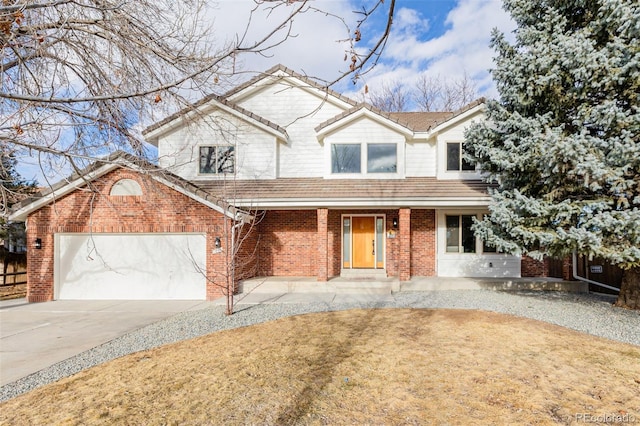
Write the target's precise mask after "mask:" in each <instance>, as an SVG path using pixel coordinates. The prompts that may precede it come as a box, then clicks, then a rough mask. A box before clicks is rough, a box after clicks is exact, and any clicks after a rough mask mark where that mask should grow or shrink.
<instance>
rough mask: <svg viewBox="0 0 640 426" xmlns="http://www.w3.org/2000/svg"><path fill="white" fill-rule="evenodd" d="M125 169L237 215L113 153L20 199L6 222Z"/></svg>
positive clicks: (152, 169) (136, 160) (186, 185)
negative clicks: (111, 173) (143, 174)
mask: <svg viewBox="0 0 640 426" xmlns="http://www.w3.org/2000/svg"><path fill="white" fill-rule="evenodd" d="M119 167H126V168H127V169H129V170H133V171H137V172H141V173H145V174H146V175H148V176H150V177H151V178H153V179H154V180H156V181H158V182H160V183H162V184H164V185H166V186H168V187H170V188H172V189H174V190H176V191H178V192H180V193H182V194H183V195H186V196H187V197H189V198H191V199H193V200H195V201H197V202H199V203H201V204H204V205H206V206H207V207H209V208H212V209H214V210H216V211H218V212H220V213H222V214H225V215H227V216H229V217H230V218H233V215H234V214H236V213H238V212H236V211H235V209H234V208H233V207H231V206H229V205H228V203H226V202H225V201H224V200H222V199H220V198H217V197H214V196H213V195H211V194H210V193H208V192H206V191H203V190H202V189H201V188H199V187H198V186H196V185H194V184H192V183H190V182H188V181H186V180H184V179H182V178H180V177H178V176H176V175H174V174H172V173H170V172H167V171H165V170H161V169H160V168H158V167H157V166H155V165H153V164H151V163H149V162H147V161H145V160H142V159H140V158H137V157H135V156H133V155H130V154H127V153H124V152H121V151H119V152H116V153H114V154H112V155H110V156H108V157H105V158H103V159H101V160H99V161H96V162H95V163H93V164H91V165H89V166H88V167H86V168H85V169H83V170H80V171H79V172H78V173H74V174H73V175H71V176H69V177H68V178H66V179H63V180H62V181H60V182H58V183H56V184H54V185H51V186H50V187H49V188H47V189H45V190H42V191H40V192H39V193H37V194H34V195H33V196H31V197H29V198H27V199H25V200H23V201H22V202H20V203H18V204H17V205H14V206H13V207H12V209H11V210H12V213H11V214H10V215H9V220H14V221H24V220H26V218H27V216H28V215H29V214H31V213H33V212H34V211H36V210H39V209H40V208H42V207H44V206H46V205H48V204H50V203H52V202H55V201H56V200H57V199H59V198H61V197H63V196H65V195H67V194H70V193H71V192H73V191H75V190H77V189H80V188H82V187H83V186H86V185H87V184H89V183H91V182H92V181H94V180H96V179H98V178H100V177H101V176H104V175H106V174H107V173H109V172H111V171H113V170H115V169H117V168H119Z"/></svg>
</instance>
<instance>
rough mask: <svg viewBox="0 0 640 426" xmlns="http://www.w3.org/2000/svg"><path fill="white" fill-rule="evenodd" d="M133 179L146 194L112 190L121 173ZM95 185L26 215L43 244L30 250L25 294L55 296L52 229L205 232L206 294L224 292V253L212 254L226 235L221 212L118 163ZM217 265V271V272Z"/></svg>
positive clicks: (39, 298)
mask: <svg viewBox="0 0 640 426" xmlns="http://www.w3.org/2000/svg"><path fill="white" fill-rule="evenodd" d="M125 178H126V179H132V180H134V181H136V182H137V183H138V184H139V185H140V187H141V188H142V192H143V195H139V196H138V195H136V196H112V195H109V193H110V190H111V187H112V186H113V184H115V183H116V182H117V181H119V180H120V179H125ZM91 187H92V190H89V189H88V188H86V187H84V188H80V189H78V190H75V191H73V192H71V193H70V194H68V195H66V196H63V197H61V198H59V199H58V200H56V201H55V202H52V203H51V204H49V205H47V206H45V207H42V208H40V209H39V210H37V211H35V212H33V213H32V214H31V215H29V217H28V220H27V241H29V244H31V246H33V242H34V241H35V240H36V238H39V239H40V240H41V241H42V248H41V249H39V250H38V249H34V248H33V247H29V250H28V253H27V265H28V266H27V280H28V286H27V299H28V301H29V302H43V301H49V300H53V296H54V288H53V287H54V282H53V281H54V235H55V234H56V233H183V232H198V233H205V234H206V237H207V244H206V246H207V247H206V250H207V253H208V254H207V292H206V294H207V296H206V297H207V299H208V300H211V299H215V298H217V297H220V296H222V295H223V290H224V288H223V287H224V286H225V277H223V276H222V275H223V274H221V273H220V271H225V270H226V268H225V259H224V255H221V254H212V251H213V248H214V247H213V244H214V240H215V237H216V236H223V232H224V226H223V222H224V219H223V216H222V215H221V214H220V213H219V212H217V211H215V210H213V209H211V208H209V207H207V206H205V205H203V204H201V203H199V202H197V201H195V200H193V199H191V198H189V197H187V196H186V195H183V194H181V193H180V192H178V191H175V190H173V189H171V188H169V187H167V186H165V185H163V184H160V183H158V182H157V181H155V180H153V179H151V178H149V177H145V176H143V175H141V174H138V173H135V172H131V171H127V170H125V169H116V170H114V171H112V172H110V173H108V174H106V175H104V176H102V177H100V178H98V179H96V180H94V181H93V182H91ZM216 271H217V272H216Z"/></svg>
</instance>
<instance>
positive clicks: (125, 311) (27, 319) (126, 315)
mask: <svg viewBox="0 0 640 426" xmlns="http://www.w3.org/2000/svg"><path fill="white" fill-rule="evenodd" d="M210 303H211V302H205V301H183V300H177V301H174V300H161V301H149V300H143V301H132V300H126V301H125V300H103V301H85V300H82V301H80V300H73V301H70V300H64V301H54V302H45V303H27V302H26V300H25V299H15V300H7V301H0V386H4V385H6V384H7V383H11V382H13V381H16V380H18V379H20V378H22V377H25V376H28V375H29V374H32V373H35V372H37V371H39V370H41V369H43V368H46V367H49V366H51V365H53V364H55V363H57V362H60V361H63V360H65V359H67V358H70V357H72V356H74V355H77V354H79V353H81V352H84V351H86V350H89V349H91V348H94V347H96V346H99V345H101V344H103V343H106V342H108V341H110V340H113V339H115V338H116V337H119V336H122V335H124V334H126V333H128V332H130V331H133V330H136V329H138V328H141V327H144V326H146V325H149V324H152V323H154V322H156V321H160V320H162V319H165V318H168V317H170V316H172V315H175V314H177V313H179V312H183V311H189V310H197V309H204V308H206V307H207V306H209V304H210Z"/></svg>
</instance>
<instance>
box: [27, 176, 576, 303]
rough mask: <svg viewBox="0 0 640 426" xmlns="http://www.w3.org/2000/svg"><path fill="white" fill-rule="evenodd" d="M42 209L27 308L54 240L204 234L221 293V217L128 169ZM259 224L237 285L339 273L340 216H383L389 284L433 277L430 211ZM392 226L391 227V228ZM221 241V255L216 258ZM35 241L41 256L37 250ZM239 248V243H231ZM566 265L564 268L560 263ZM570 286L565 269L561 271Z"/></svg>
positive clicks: (317, 212)
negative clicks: (123, 189) (123, 190)
mask: <svg viewBox="0 0 640 426" xmlns="http://www.w3.org/2000/svg"><path fill="white" fill-rule="evenodd" d="M125 178H126V179H132V180H134V181H136V182H138V184H139V185H140V187H141V188H142V192H143V194H142V195H139V196H138V195H137V196H112V195H109V194H110V190H111V187H112V186H113V185H114V184H115V183H116V182H117V181H119V180H120V179H125ZM91 186H92V190H88V189H87V188H80V189H78V190H75V191H73V192H71V193H70V194H68V195H66V196H63V197H61V198H59V199H58V200H56V201H55V202H52V203H51V204H49V205H47V206H45V207H42V208H40V209H39V210H37V211H35V212H33V213H32V214H30V215H29V217H28V226H27V241H29V242H30V247H29V250H28V267H27V274H28V290H27V299H28V301H29V302H40V301H48V300H52V299H53V297H54V282H53V280H54V235H55V234H56V233H184V232H190V233H195V232H197V233H205V234H206V238H207V244H206V250H207V291H206V297H207V299H208V300H212V299H215V298H217V297H221V296H223V295H224V293H225V289H226V288H225V287H226V281H227V275H230V269H229V268H228V266H229V264H230V260H229V261H228V260H227V259H226V257H229V255H230V253H231V250H230V248H231V247H230V246H231V245H232V244H231V233H230V229H231V228H230V226H231V225H232V223H231V221H227V222H226V223H225V219H224V217H223V216H222V214H221V213H219V212H218V211H216V210H214V209H212V208H210V207H207V206H206V205H204V204H202V203H199V202H197V201H195V200H194V199H192V198H190V197H188V196H186V195H184V194H182V193H180V192H178V191H176V190H173V189H171V188H169V187H167V186H165V185H164V184H161V183H159V182H157V181H156V180H154V179H152V178H150V177H148V176H144V175H141V174H138V173H135V172H132V171H127V170H125V169H116V170H114V171H112V172H110V173H108V174H106V175H104V176H102V177H100V178H99V179H96V180H94V181H93V182H92V183H91ZM262 213H263V214H259V215H258V217H259V220H258V221H257V222H256V223H255V224H253V225H251V226H248V227H245V228H243V229H242V230H238V232H240V234H239V235H238V234H234V235H235V236H236V241H242V245H241V246H239V247H236V249H237V258H236V269H235V275H234V276H235V279H236V284H237V281H238V280H242V279H246V278H250V277H253V276H315V277H317V279H318V281H326V280H327V279H330V278H332V277H336V276H339V275H340V273H341V269H342V265H341V262H342V251H341V250H342V218H343V215H384V216H385V219H386V229H385V236H384V241H385V269H386V273H387V276H389V277H398V278H399V279H400V280H401V281H408V280H409V279H410V278H411V277H414V276H436V275H437V271H436V259H437V252H436V211H435V210H433V209H410V208H401V209H362V210H329V209H314V210H269V211H265V212H262ZM394 222H395V223H396V225H395V226H394ZM216 237H221V239H222V242H223V248H225V250H223V251H222V253H214V242H215V238H216ZM36 238H39V239H40V240H41V241H42V248H41V249H39V250H37V249H34V248H33V247H32V246H33V242H34V241H35V239H36ZM236 244H237V243H236ZM521 262H522V263H521V267H522V276H523V277H544V276H547V274H548V269H549V268H548V265H547V264H546V263H545V262H537V261H534V260H533V259H531V258H529V257H526V256H525V257H523V258H522V261H521ZM565 263H566V262H565ZM563 266H564V268H563V277H564V276H565V275H566V277H565V279H570V273H571V264H570V262H569V263H568V264H566V265H563Z"/></svg>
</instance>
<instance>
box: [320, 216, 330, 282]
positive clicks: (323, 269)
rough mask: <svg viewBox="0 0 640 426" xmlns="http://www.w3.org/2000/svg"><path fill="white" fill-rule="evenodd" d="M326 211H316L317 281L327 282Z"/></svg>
mask: <svg viewBox="0 0 640 426" xmlns="http://www.w3.org/2000/svg"><path fill="white" fill-rule="evenodd" d="M328 218H329V210H328V209H318V235H317V239H318V240H317V243H318V281H327V279H328V278H329V277H328V275H329V269H328V267H329V264H328V259H327V256H328V254H327V253H328V230H327V229H328Z"/></svg>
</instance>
